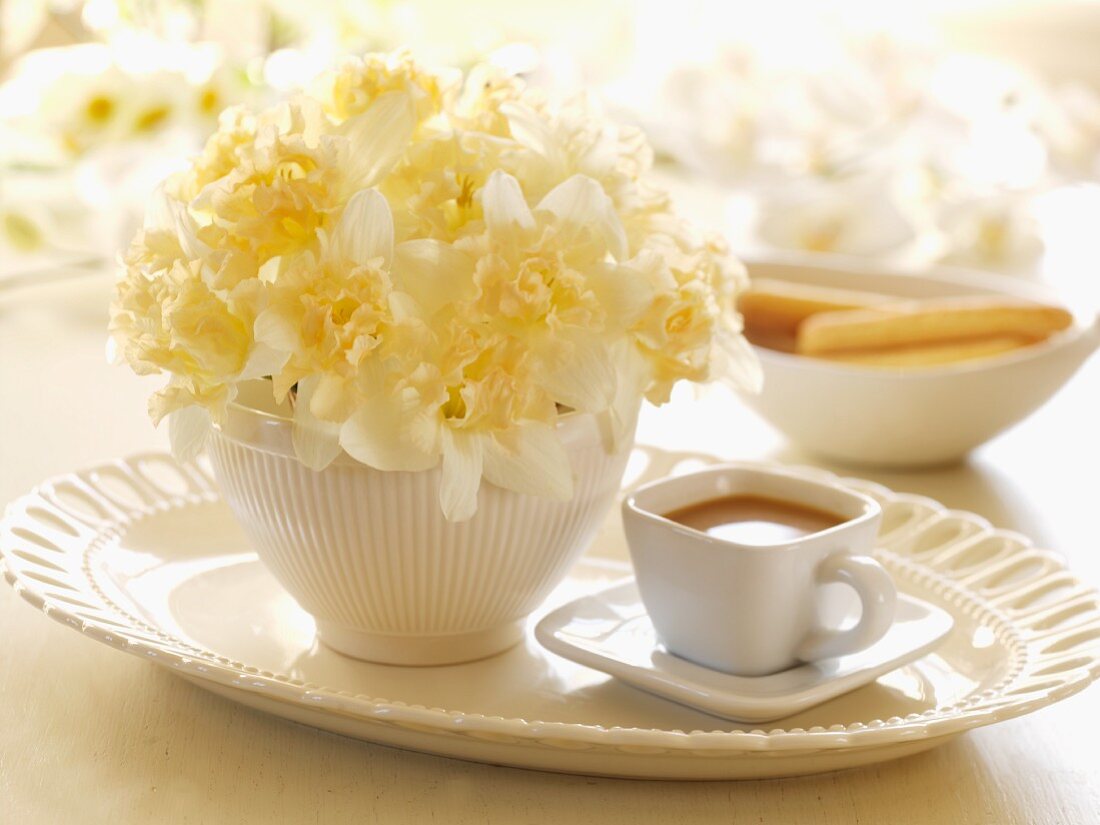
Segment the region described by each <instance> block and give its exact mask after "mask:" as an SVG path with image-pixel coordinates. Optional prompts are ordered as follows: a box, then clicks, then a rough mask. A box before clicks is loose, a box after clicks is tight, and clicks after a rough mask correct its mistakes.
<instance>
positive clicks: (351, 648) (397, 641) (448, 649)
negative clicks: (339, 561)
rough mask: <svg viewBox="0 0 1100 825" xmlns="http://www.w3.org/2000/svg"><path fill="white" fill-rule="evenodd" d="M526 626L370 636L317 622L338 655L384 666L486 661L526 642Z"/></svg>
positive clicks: (515, 624) (319, 634) (319, 633)
mask: <svg viewBox="0 0 1100 825" xmlns="http://www.w3.org/2000/svg"><path fill="white" fill-rule="evenodd" d="M523 627H524V622H523V621H522V620H520V621H518V622H510V623H508V624H503V625H499V626H497V627H491V628H489V629H487V630H475V631H473V632H471V633H448V634H444V635H417V634H388V633H370V632H367V631H364V630H354V629H352V628H348V627H342V626H340V625H334V624H329V623H328V622H323V621H320V620H318V621H317V638H318V639H320V640H321V641H322V642H324V644H325V645H327V646H328V647H331V648H332V649H333V650H335V651H336V652H337V653H342V654H344V655H345V656H350V657H352V658H353V659H362V660H364V661H367V662H376V663H378V664H382V665H411V666H418V667H431V666H433V665H457V664H461V663H463V662H472V661H475V660H476V659H485V658H487V657H489V656H493V655H495V654H497V653H501V652H503V651H505V650H507V649H508V648H510V647H512V646H514V645H515V644H516V643H517V642H519V641H520V639H522V638H523Z"/></svg>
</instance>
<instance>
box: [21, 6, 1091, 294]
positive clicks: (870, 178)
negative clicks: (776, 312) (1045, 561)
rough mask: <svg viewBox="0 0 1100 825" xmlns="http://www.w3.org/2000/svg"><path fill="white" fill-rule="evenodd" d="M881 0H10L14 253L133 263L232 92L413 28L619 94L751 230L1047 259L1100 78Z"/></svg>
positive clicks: (861, 248)
mask: <svg viewBox="0 0 1100 825" xmlns="http://www.w3.org/2000/svg"><path fill="white" fill-rule="evenodd" d="M840 5H841V6H844V5H845V4H840ZM848 5H851V4H848ZM942 5H945V6H946V5H949V4H947V3H946V2H944V3H942ZM857 6H858V8H856V9H855V11H856V13H855V14H849V15H848V16H847V18H845V17H844V15H842V14H839V13H836V14H833V13H832V11H836V10H832V11H822V10H820V9H814V8H811V4H808V3H807V4H803V5H802V6H798V5H797V4H795V5H792V4H791V3H788V2H776V3H773V4H768V5H766V6H764V7H760V6H753V7H746V8H740V7H737V6H736V5H730V4H721V3H718V2H717V0H713V2H712V1H711V0H681V2H679V3H677V4H675V5H670V4H668V3H667V2H664V1H663V0H609V2H607V3H602V4H599V5H598V6H595V5H593V4H591V3H587V2H585V0H559V2H557V3H555V4H553V6H552V7H550V6H548V5H546V4H535V3H516V2H514V0H479V1H478V2H477V3H476V4H458V3H453V2H448V0H387V2H354V3H353V2H346V0H310V2H300V0H0V73H2V74H0V217H2V220H3V224H2V226H0V230H2V231H0V247H2V248H3V250H4V262H3V264H0V269H3V268H4V267H8V266H16V267H18V266H22V265H23V264H24V263H25V262H26V260H27V259H36V258H38V257H41V256H47V257H48V256H50V255H61V254H64V255H70V256H71V255H78V256H79V255H83V256H88V255H96V256H100V257H108V258H109V257H113V255H114V253H115V244H116V243H117V240H118V238H120V237H125V236H126V235H128V234H129V233H130V230H129V227H130V226H131V225H132V224H133V222H134V221H135V220H136V215H137V214H139V212H140V210H141V208H142V207H143V206H144V203H145V201H146V199H147V197H148V186H149V184H150V182H151V181H153V180H156V179H157V177H158V176H159V175H161V174H163V172H164V171H166V170H167V169H168V168H170V166H171V164H172V163H174V162H177V161H178V159H180V158H182V157H185V156H186V155H189V154H191V153H192V152H194V151H196V150H197V148H198V147H199V146H200V145H201V142H202V140H203V138H204V137H205V136H206V135H207V134H209V133H210V132H211V131H212V129H213V128H214V126H215V123H216V116H217V114H218V112H220V111H221V110H222V109H223V108H224V107H225V106H227V105H230V104H233V103H245V104H249V105H251V104H267V103H269V102H270V101H271V99H272V98H274V97H276V96H278V95H282V94H285V93H287V92H290V91H291V90H293V89H295V88H297V87H300V86H302V85H305V84H307V83H308V82H309V81H310V79H311V78H312V77H314V76H316V75H317V74H318V73H319V72H321V71H322V70H324V69H325V68H327V67H328V66H329V65H331V63H332V62H333V61H334V60H336V59H337V58H338V57H339V56H340V55H342V54H346V53H349V52H353V53H354V52H363V51H369V50H378V49H390V48H393V47H396V46H399V45H403V44H404V45H409V46H410V47H412V49H413V50H414V51H415V52H416V54H417V55H418V57H420V58H421V59H422V60H423V61H424V62H426V63H428V64H438V65H445V64H446V65H458V66H464V67H468V66H470V65H471V64H473V63H476V62H488V63H490V64H492V65H495V66H497V67H498V68H501V69H503V70H505V71H506V72H508V73H514V74H522V75H524V77H525V78H526V79H527V81H528V82H529V83H531V84H532V85H538V86H542V87H543V88H545V89H546V90H547V91H548V93H550V94H558V95H561V94H562V93H563V92H566V91H570V92H575V91H576V90H577V89H578V88H586V89H588V90H589V91H591V92H593V93H598V94H602V95H603V96H604V97H606V98H607V99H608V102H610V104H611V105H612V107H613V108H615V109H617V110H618V112H619V114H626V115H628V116H629V117H632V118H633V119H635V120H636V121H637V122H638V123H639V124H640V125H641V126H643V127H644V129H645V130H646V132H647V133H648V134H649V136H650V139H651V141H652V142H653V144H654V146H655V148H656V149H657V150H658V152H659V153H660V155H661V156H662V158H663V159H664V160H666V161H672V164H671V165H672V166H674V167H675V168H678V169H679V170H681V172H680V174H681V176H682V177H684V178H686V179H687V180H688V182H689V183H690V184H691V185H703V184H705V185H708V186H713V187H716V188H721V189H723V190H724V191H726V192H728V196H729V198H730V199H731V200H733V199H736V200H738V202H739V203H742V204H748V205H749V208H740V207H739V208H737V209H727V210H726V212H727V217H728V218H729V222H728V224H727V226H725V227H724V229H725V231H726V233H727V234H728V235H729V236H730V237H732V238H736V239H738V241H739V242H741V241H742V239H746V238H747V239H749V242H750V243H751V244H752V245H753V246H763V247H765V248H767V247H779V248H784V249H792V248H793V249H799V250H829V251H834V252H842V253H846V254H854V255H864V256H869V257H873V258H884V257H887V258H895V257H898V256H899V255H901V256H908V257H906V260H907V262H909V263H917V264H919V263H928V262H931V261H934V260H940V259H946V260H950V261H958V262H962V263H967V264H969V265H974V266H982V267H987V268H990V269H996V270H999V271H1004V272H1011V273H1028V272H1031V271H1034V270H1035V269H1036V268H1037V267H1038V265H1039V264H1040V263H1043V265H1044V266H1045V265H1046V263H1048V262H1049V257H1044V256H1043V255H1042V254H1041V250H1042V249H1043V236H1044V235H1045V234H1048V233H1049V232H1050V231H1052V230H1051V227H1052V226H1054V225H1055V224H1057V223H1058V222H1059V221H1065V220H1066V217H1065V215H1066V214H1068V213H1061V217H1059V219H1058V221H1055V222H1053V223H1052V222H1051V221H1049V220H1048V221H1040V222H1039V223H1036V222H1035V220H1034V219H1033V217H1032V214H1033V213H1034V212H1035V211H1036V200H1037V199H1042V198H1044V197H1045V196H1046V195H1048V194H1049V193H1051V192H1053V191H1055V190H1058V189H1059V188H1064V187H1066V186H1068V185H1070V184H1072V183H1074V182H1077V181H1100V94H1098V93H1097V91H1096V90H1095V88H1092V87H1089V86H1086V85H1083V84H1081V83H1075V84H1071V85H1061V86H1059V85H1054V84H1052V83H1050V82H1043V81H1040V80H1038V79H1037V78H1035V77H1033V76H1031V75H1029V74H1028V73H1027V72H1026V71H1023V70H1021V69H1019V68H1016V67H1012V66H1008V65H1006V64H1004V63H1003V62H998V61H996V60H992V59H989V58H983V57H976V56H971V55H966V54H959V53H957V52H952V51H950V50H947V49H946V48H945V47H944V46H943V45H942V43H941V42H940V40H939V39H938V38H939V35H938V34H937V33H936V32H935V31H933V30H932V29H931V28H929V27H927V26H924V27H922V25H920V24H919V23H915V22H914V17H913V16H912V15H911V16H910V17H909V18H906V19H903V16H904V15H903V14H902V12H903V10H901V9H899V8H898V7H896V6H893V5H891V4H889V3H887V4H882V8H881V9H879V8H878V5H877V4H874V3H870V2H866V3H860V4H857ZM831 8H832V7H830V9H831ZM849 11H850V12H851V11H852V9H849ZM879 11H881V14H878V12H879ZM795 13H797V14H798V19H797V21H794V20H792V14H795ZM925 22H927V21H925ZM581 23H583V25H581ZM876 26H877V28H876ZM86 41H91V42H86ZM59 44H68V45H60V47H54V48H43V46H58V45H59ZM667 166H668V164H666V167H667ZM35 176H37V178H36V177H35ZM57 177H63V178H65V179H66V180H65V181H60V182H59V181H57V180H54V178H57ZM36 180H37V182H35V181H36ZM51 199H60V201H61V202H58V203H54V202H52V200H51ZM734 216H735V217H734ZM1075 219H1076V220H1077V221H1078V223H1080V221H1082V220H1083V217H1082V216H1080V215H1076V216H1075ZM1082 231H1084V230H1082ZM1047 246H1048V247H1049V244H1048V245H1047Z"/></svg>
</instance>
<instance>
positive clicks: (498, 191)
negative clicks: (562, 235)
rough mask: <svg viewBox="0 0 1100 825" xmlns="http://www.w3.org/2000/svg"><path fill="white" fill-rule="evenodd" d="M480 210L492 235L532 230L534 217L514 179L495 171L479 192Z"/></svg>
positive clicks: (504, 173) (505, 173) (517, 182)
mask: <svg viewBox="0 0 1100 825" xmlns="http://www.w3.org/2000/svg"><path fill="white" fill-rule="evenodd" d="M481 210H482V212H483V213H484V215H485V225H486V226H487V227H488V228H489V233H490V234H492V235H497V236H500V235H503V234H505V233H509V232H512V231H513V229H514V228H515V227H517V226H518V227H519V228H520V229H525V230H526V229H533V228H534V226H535V217H534V215H532V214H531V208H530V207H529V206H528V205H527V200H526V199H525V198H524V197H523V189H522V188H521V187H520V185H519V181H517V180H516V179H515V178H514V177H512V176H511V175H509V174H508V173H507V172H502V171H501V170H499V169H497V170H496V171H495V172H493V174H491V175H489V181H488V182H487V183H486V184H485V186H484V188H482V190H481Z"/></svg>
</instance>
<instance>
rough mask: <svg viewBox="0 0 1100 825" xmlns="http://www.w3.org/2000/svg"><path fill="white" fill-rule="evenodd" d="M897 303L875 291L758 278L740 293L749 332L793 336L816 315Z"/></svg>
mask: <svg viewBox="0 0 1100 825" xmlns="http://www.w3.org/2000/svg"><path fill="white" fill-rule="evenodd" d="M896 300H897V299H896V298H894V297H891V296H888V295H879V294H878V293H876V292H857V291H855V290H848V289H833V288H831V287H824V286H814V285H811V284H798V283H794V282H792V281H779V280H775V279H772V278H756V279H754V280H753V281H752V283H751V284H750V286H749V288H748V289H747V290H746V291H745V292H743V293H742V294H741V297H740V299H739V300H738V309H740V311H741V315H742V316H743V317H744V319H745V328H746V329H748V330H751V331H755V332H768V333H773V334H780V335H791V336H793V335H794V334H795V333H796V332H797V331H798V325H799V324H801V323H802V322H803V321H804V320H806V319H807V318H809V317H810V316H811V315H815V314H816V313H819V312H831V311H835V310H847V309H860V308H864V307H871V306H875V305H877V304H883V303H887V302H889V301H896Z"/></svg>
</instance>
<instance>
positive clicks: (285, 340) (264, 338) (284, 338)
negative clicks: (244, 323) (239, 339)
mask: <svg viewBox="0 0 1100 825" xmlns="http://www.w3.org/2000/svg"><path fill="white" fill-rule="evenodd" d="M252 334H253V335H254V336H255V337H256V340H257V341H258V342H260V343H263V344H266V345H267V346H269V347H271V348H272V349H276V350H281V351H282V352H286V353H291V352H294V351H295V350H297V349H298V348H299V346H300V345H301V340H300V335H299V332H298V327H297V326H295V324H294V323H293V322H292V321H291V320H290V319H288V318H287V317H286V316H284V315H282V314H281V313H279V312H278V311H277V310H276V309H274V308H268V309H265V310H264V311H263V312H261V313H260V314H259V315H257V316H256V322H255V323H254V324H253V325H252Z"/></svg>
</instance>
